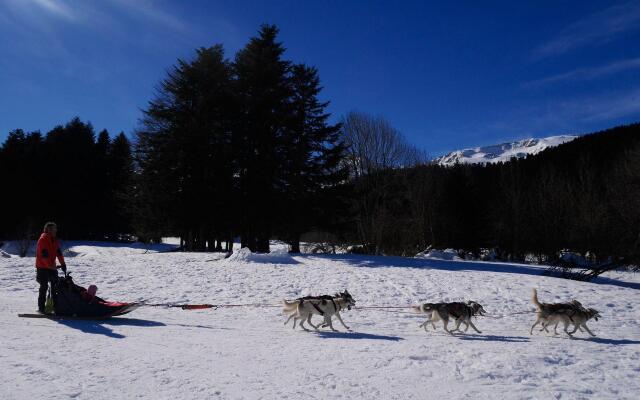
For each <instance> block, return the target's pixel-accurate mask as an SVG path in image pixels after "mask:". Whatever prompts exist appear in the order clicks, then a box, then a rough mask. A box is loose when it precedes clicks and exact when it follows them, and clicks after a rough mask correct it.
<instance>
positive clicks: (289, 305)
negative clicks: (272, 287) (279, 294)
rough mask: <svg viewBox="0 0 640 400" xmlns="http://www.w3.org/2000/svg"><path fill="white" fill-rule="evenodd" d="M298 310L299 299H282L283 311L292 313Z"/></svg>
mask: <svg viewBox="0 0 640 400" xmlns="http://www.w3.org/2000/svg"><path fill="white" fill-rule="evenodd" d="M297 310H298V302H297V301H295V300H294V301H287V300H282V312H284V313H292V312H294V311H297Z"/></svg>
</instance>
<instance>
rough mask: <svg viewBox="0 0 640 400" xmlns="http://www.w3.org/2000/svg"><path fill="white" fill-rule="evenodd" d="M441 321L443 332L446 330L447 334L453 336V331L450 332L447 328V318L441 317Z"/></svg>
mask: <svg viewBox="0 0 640 400" xmlns="http://www.w3.org/2000/svg"><path fill="white" fill-rule="evenodd" d="M442 323H443V324H444V330H445V332H447V333H448V334H449V335H451V336H453V332H451V331H450V330H449V329H447V325H448V324H449V320H448V319H443V320H442Z"/></svg>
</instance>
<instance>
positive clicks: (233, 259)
mask: <svg viewBox="0 0 640 400" xmlns="http://www.w3.org/2000/svg"><path fill="white" fill-rule="evenodd" d="M225 261H226V262H227V263H234V264H242V263H264V264H297V263H298V262H297V261H296V260H295V259H294V258H293V257H292V256H291V254H289V252H288V251H287V249H286V248H276V249H274V250H272V251H271V252H270V253H253V252H251V250H249V249H248V248H247V247H243V248H241V249H240V250H236V251H234V252H233V254H231V256H229V257H228V258H227V259H226V260H225Z"/></svg>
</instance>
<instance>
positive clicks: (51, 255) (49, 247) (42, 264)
mask: <svg viewBox="0 0 640 400" xmlns="http://www.w3.org/2000/svg"><path fill="white" fill-rule="evenodd" d="M57 234H58V227H57V226H56V224H55V222H47V223H46V224H45V226H44V230H43V232H42V235H40V239H38V245H37V246H36V281H38V283H39V284H40V290H39V292H38V311H40V312H41V313H44V306H45V302H46V300H47V289H48V288H49V282H56V281H57V279H58V271H57V268H60V269H62V271H63V272H64V273H66V272H67V265H66V264H65V262H64V256H63V255H62V250H60V241H59V240H58V238H57V237H56V236H57ZM56 258H57V259H58V261H59V262H60V266H59V267H56Z"/></svg>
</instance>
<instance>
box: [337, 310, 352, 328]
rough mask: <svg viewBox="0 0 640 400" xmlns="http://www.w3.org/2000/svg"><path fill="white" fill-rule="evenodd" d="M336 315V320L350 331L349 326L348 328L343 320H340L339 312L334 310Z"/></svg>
mask: <svg viewBox="0 0 640 400" xmlns="http://www.w3.org/2000/svg"><path fill="white" fill-rule="evenodd" d="M336 317H337V318H338V321H340V323H341V324H342V326H344V329H346V330H348V331H350V330H351V328H349V327H348V326H347V325H345V323H344V321H343V320H342V317H341V316H340V313H339V312H336Z"/></svg>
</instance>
